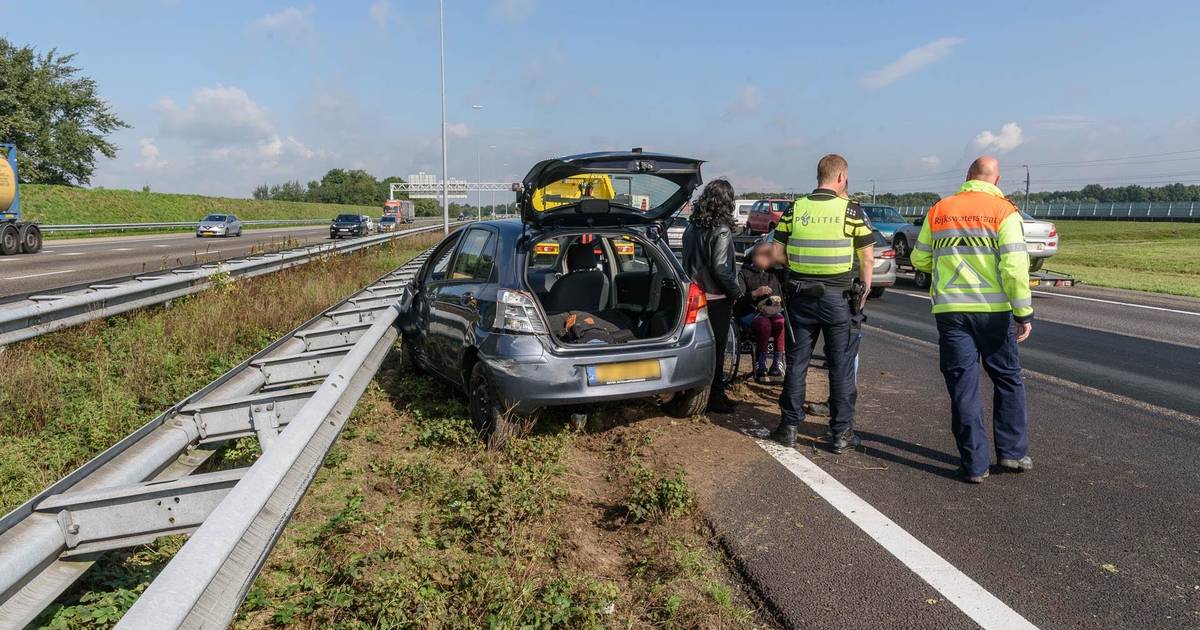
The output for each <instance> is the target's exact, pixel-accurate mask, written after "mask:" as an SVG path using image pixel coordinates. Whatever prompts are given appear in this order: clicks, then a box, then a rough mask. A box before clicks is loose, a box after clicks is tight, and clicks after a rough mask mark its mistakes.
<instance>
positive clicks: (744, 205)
mask: <svg viewBox="0 0 1200 630" xmlns="http://www.w3.org/2000/svg"><path fill="white" fill-rule="evenodd" d="M755 201H757V199H738V200H736V201H734V202H733V220H734V221H737V224H738V226H739V227H741V228H742V229H743V230H744V229H746V221H749V220H750V208H753V207H754V202H755Z"/></svg>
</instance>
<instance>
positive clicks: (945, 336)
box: [911, 156, 1033, 483]
mask: <svg viewBox="0 0 1200 630" xmlns="http://www.w3.org/2000/svg"><path fill="white" fill-rule="evenodd" d="M999 181H1000V164H999V162H997V161H996V159H995V158H992V157H987V156H984V157H981V158H979V159H977V160H975V161H974V162H973V163H972V164H971V167H970V169H969V170H968V171H967V181H966V183H964V184H963V185H962V187H961V188H959V192H958V194H956V195H954V196H952V197H947V198H946V199H943V200H941V201H939V202H937V204H935V205H934V206H933V207H932V208H930V209H929V214H928V215H927V216H926V217H925V221H924V222H923V223H922V224H921V234H920V236H918V237H917V243H916V245H915V246H914V247H913V251H912V256H911V261H912V264H913V267H914V268H916V269H917V270H919V271H924V272H926V273H932V276H933V283H932V285H931V286H930V288H929V294H930V297H931V298H932V301H933V316H934V319H935V320H936V321H937V329H938V350H939V354H940V356H941V359H940V363H941V368H942V376H943V377H944V378H945V380H946V389H947V390H948V391H949V392H950V416H951V424H950V428H951V431H952V432H953V433H954V440H955V441H956V442H957V443H958V452H959V455H960V457H961V460H962V468H961V469H960V470H959V475H960V476H961V477H962V479H963V480H964V481H967V482H970V483H983V479H984V477H987V476H988V467H989V465H990V464H991V461H992V456H991V453H989V449H988V435H987V429H986V428H985V427H984V425H983V409H982V406H981V404H980V401H979V363H980V361H981V359H982V363H983V369H984V371H986V372H987V374H988V377H990V378H991V379H992V391H993V402H992V425H993V427H992V429H993V434H994V435H995V439H996V459H997V460H998V463H999V465H1000V467H1001V468H1005V469H1008V470H1012V471H1016V472H1022V471H1026V470H1030V469H1032V468H1033V460H1032V459H1031V458H1030V457H1029V455H1028V451H1029V434H1028V431H1027V420H1026V417H1025V384H1024V383H1023V382H1022V381H1021V359H1020V357H1019V356H1018V355H1017V343H1019V342H1022V341H1025V339H1027V338H1028V337H1029V334H1030V332H1032V330H1033V300H1032V295H1031V294H1030V292H1029V253H1028V252H1027V251H1026V249H1025V234H1024V231H1023V229H1022V225H1021V215H1020V214H1019V213H1018V212H1017V208H1016V207H1015V206H1014V205H1013V204H1012V202H1010V201H1009V200H1008V199H1006V198H1005V197H1004V193H1003V192H1001V191H1000V189H999V188H997V187H996V184H997V183H998V182H999Z"/></svg>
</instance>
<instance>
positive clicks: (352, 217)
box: [334, 214, 362, 223]
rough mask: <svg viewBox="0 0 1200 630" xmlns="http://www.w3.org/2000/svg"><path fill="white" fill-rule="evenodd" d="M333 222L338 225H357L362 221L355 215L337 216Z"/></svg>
mask: <svg viewBox="0 0 1200 630" xmlns="http://www.w3.org/2000/svg"><path fill="white" fill-rule="evenodd" d="M334 221H337V222H339V223H341V222H345V223H358V222H359V221H362V217H360V216H358V215H357V214H339V215H337V218H336V219H334Z"/></svg>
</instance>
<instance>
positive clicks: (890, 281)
mask: <svg viewBox="0 0 1200 630" xmlns="http://www.w3.org/2000/svg"><path fill="white" fill-rule="evenodd" d="M894 284H896V261H894V260H889V259H887V258H884V259H882V260H876V261H875V267H874V269H873V270H872V272H871V286H872V287H875V288H886V287H890V286H892V285H894Z"/></svg>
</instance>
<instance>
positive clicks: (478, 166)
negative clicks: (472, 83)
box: [471, 105, 483, 221]
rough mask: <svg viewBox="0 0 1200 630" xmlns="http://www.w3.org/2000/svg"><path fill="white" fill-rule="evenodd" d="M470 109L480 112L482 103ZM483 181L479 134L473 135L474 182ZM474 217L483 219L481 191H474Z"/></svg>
mask: <svg viewBox="0 0 1200 630" xmlns="http://www.w3.org/2000/svg"><path fill="white" fill-rule="evenodd" d="M471 109H473V110H475V111H477V112H481V111H483V105H472V106H471ZM482 181H483V157H482V151H481V150H480V147H479V134H478V133H476V135H475V182H476V183H477V184H478V183H480V182H482ZM475 218H477V219H479V220H480V221H482V220H483V191H482V190H476V191H475Z"/></svg>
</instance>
